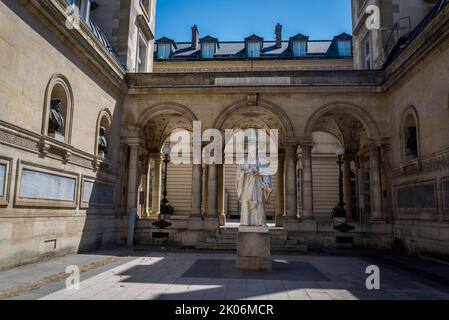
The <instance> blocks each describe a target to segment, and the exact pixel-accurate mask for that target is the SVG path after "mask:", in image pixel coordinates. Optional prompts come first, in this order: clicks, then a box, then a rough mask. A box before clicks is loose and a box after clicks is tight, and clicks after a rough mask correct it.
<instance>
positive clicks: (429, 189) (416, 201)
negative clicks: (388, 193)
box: [397, 183, 436, 209]
mask: <svg viewBox="0 0 449 320" xmlns="http://www.w3.org/2000/svg"><path fill="white" fill-rule="evenodd" d="M397 203H398V209H435V208H436V203H435V187H434V185H433V183H429V184H423V185H418V186H407V187H401V188H398V189H397Z"/></svg>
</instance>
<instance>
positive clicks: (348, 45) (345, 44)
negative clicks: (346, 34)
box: [338, 40, 352, 57]
mask: <svg viewBox="0 0 449 320" xmlns="http://www.w3.org/2000/svg"><path fill="white" fill-rule="evenodd" d="M338 55H339V56H340V57H350V56H351V55H352V41H351V40H339V41H338Z"/></svg>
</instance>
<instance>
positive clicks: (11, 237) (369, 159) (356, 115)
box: [0, 0, 449, 268]
mask: <svg viewBox="0 0 449 320" xmlns="http://www.w3.org/2000/svg"><path fill="white" fill-rule="evenodd" d="M155 2H156V1H137V0H133V1H131V0H129V1H97V4H98V5H99V6H98V7H97V8H96V9H95V10H94V11H92V12H91V19H92V20H93V21H94V22H95V25H97V26H98V27H99V28H100V29H101V30H102V31H103V34H104V36H105V37H106V38H107V40H108V41H104V39H103V41H101V37H98V30H97V29H95V28H92V27H91V26H92V24H89V23H85V22H83V21H81V23H80V27H79V28H68V27H67V21H68V20H70V18H71V17H70V14H69V13H68V12H69V11H67V7H68V3H67V1H65V0H43V1H39V2H34V1H33V2H28V1H24V0H23V1H12V0H3V1H2V2H1V3H0V17H1V19H0V58H1V59H0V68H1V69H2V71H3V72H1V73H0V108H1V113H0V244H1V246H0V268H7V267H12V266H16V265H20V264H24V263H29V262H33V261H37V260H40V259H46V258H49V257H53V256H57V255H63V254H69V253H74V252H78V251H81V250H88V249H93V248H95V247H101V246H105V245H109V244H117V243H121V244H123V243H128V244H133V243H141V244H148V243H158V242H160V241H165V240H166V239H167V238H168V241H169V242H171V243H174V244H180V245H183V246H190V247H196V248H228V247H230V248H231V247H235V241H234V240H235V239H234V237H235V236H236V234H233V232H234V231H235V230H236V228H233V227H232V226H231V225H230V224H229V222H230V221H231V220H232V219H233V218H235V217H232V215H235V214H236V212H237V213H238V206H237V204H236V200H235V199H234V198H233V195H232V192H233V191H232V190H231V187H229V182H228V181H229V176H228V175H229V172H230V170H232V168H230V167H226V165H205V164H203V165H186V166H184V167H182V168H173V167H169V169H168V172H167V173H168V181H169V183H168V187H169V195H168V197H169V200H170V202H171V203H173V204H174V206H175V213H174V215H173V217H172V218H171V222H172V226H171V227H169V228H167V229H164V230H159V229H157V228H155V227H154V226H153V224H152V223H153V222H154V221H156V220H157V219H158V216H157V213H158V211H159V210H158V209H159V203H160V200H161V196H162V195H161V186H162V177H163V171H162V161H161V155H160V152H161V147H162V146H163V145H164V144H165V143H166V142H167V139H168V137H169V135H170V133H171V132H172V131H173V130H174V129H177V128H182V129H186V130H188V131H191V130H192V125H193V121H197V120H198V121H201V125H202V130H206V129H209V128H217V129H220V130H224V129H229V128H247V127H256V128H265V129H279V132H280V135H279V136H280V147H279V151H280V159H282V160H281V168H280V171H279V173H278V175H277V176H276V179H275V180H276V192H275V196H274V197H273V199H272V202H271V204H270V206H271V209H270V210H271V211H270V212H271V215H272V216H273V217H272V218H273V220H272V221H271V222H273V223H274V224H275V227H271V228H270V234H271V245H272V249H273V250H276V248H277V249H280V250H297V251H302V250H306V249H307V247H308V248H314V247H323V246H325V247H328V246H343V247H347V246H360V247H361V246H365V247H383V248H386V247H388V243H389V242H390V240H391V239H392V238H393V237H394V236H396V237H398V238H400V239H401V240H402V241H403V242H404V244H405V245H406V247H407V248H408V249H409V251H410V252H411V253H417V254H433V255H438V256H440V257H441V256H445V255H446V256H447V254H448V253H449V252H448V249H447V248H448V246H447V244H448V241H449V231H448V227H449V223H448V218H449V215H448V210H447V208H449V204H448V203H449V196H448V195H447V194H446V193H447V192H449V182H448V181H449V178H448V177H449V176H448V174H447V171H448V169H447V163H448V161H447V157H448V155H447V153H448V148H449V145H448V141H449V139H447V135H448V134H449V127H448V125H447V124H446V122H447V121H445V119H447V118H448V116H449V114H448V112H449V109H448V97H449V91H448V87H447V83H449V79H448V78H449V75H448V73H447V68H445V67H444V66H446V65H447V61H449V36H448V33H449V24H448V23H447V22H448V20H449V6H445V7H444V8H443V9H442V10H441V12H439V14H438V15H436V16H435V17H434V18H433V19H432V21H431V22H430V23H429V24H428V25H426V26H425V28H424V29H423V30H422V32H420V33H419V34H418V35H417V36H416V38H414V40H413V41H412V42H411V43H410V44H409V45H408V46H407V47H405V48H404V49H403V50H402V51H401V52H400V54H399V55H398V56H397V57H396V58H395V59H393V60H392V61H391V62H390V63H389V64H388V66H386V67H383V65H384V62H385V60H386V58H387V57H386V56H385V53H382V52H381V50H380V47H381V46H383V45H384V44H385V41H386V40H385V35H382V37H383V38H382V39H381V40H376V32H377V31H371V32H372V37H373V43H375V45H374V47H373V49H374V51H373V65H372V69H375V70H358V69H365V68H363V67H362V65H361V62H360V61H361V46H360V39H361V38H363V37H364V35H363V32H366V31H367V30H364V29H363V28H364V27H363V25H364V24H363V22H360V21H361V20H360V21H359V20H358V19H359V18H358V17H359V16H360V12H361V11H360V10H362V9H360V8H359V7H358V6H357V4H356V2H357V3H359V2H360V1H354V6H353V7H354V8H353V15H354V17H355V19H354V60H353V59H351V58H348V57H345V58H341V59H339V58H334V59H325V58H323V59H300V60H288V59H286V60H279V61H278V60H263V59H260V60H257V59H255V60H254V61H252V62H251V61H249V60H245V59H243V60H241V61H223V60H220V61H214V60H213V59H212V60H210V61H201V60H198V61H176V62H171V61H155V62H154V66H153V57H152V56H153V55H152V52H153V34H154V15H155V5H156V4H155ZM361 2H362V3H363V1H361ZM365 2H366V1H365ZM368 2H369V1H368ZM396 2H397V1H381V4H382V6H381V12H382V13H383V14H382V16H383V17H384V18H383V19H385V21H386V22H385V23H386V28H390V30H392V28H393V27H392V26H393V25H394V22H395V21H397V19H398V18H399V17H401V16H403V15H410V16H412V17H413V19H412V21H413V25H416V24H418V23H419V21H420V20H421V18H422V17H423V16H425V14H426V12H427V11H428V8H429V6H430V4H431V2H430V1H413V4H412V3H411V2H412V1H410V2H407V3H409V5H405V4H404V3H405V2H402V1H401V2H400V3H396ZM419 5H421V6H419ZM147 9H148V11H146V10H147ZM388 13H389V14H390V15H388ZM95 30H97V34H96V33H95V32H94V31H95ZM363 30H364V31H363ZM378 36H379V37H380V35H378ZM139 39H140V40H139ZM142 41H143V44H144V45H142ZM144 47H145V48H146V50H147V51H144V52H146V54H142V51H139V50H143V49H142V48H144ZM145 58H146V59H145ZM142 59H144V60H143V61H144V64H142V65H141V66H143V67H142V68H144V69H139V64H138V62H137V61H138V60H139V61H140V62H141V61H142ZM153 68H154V71H155V72H153V73H151V72H150V71H151V70H152V69H153ZM139 70H140V72H136V71H139ZM142 70H143V72H142ZM54 98H61V99H62V104H63V111H62V113H63V115H64V116H65V118H66V126H65V128H64V131H63V132H62V133H61V134H62V140H56V139H54V138H52V137H51V136H49V134H48V114H49V105H50V102H51V100H52V99H54ZM100 127H106V128H107V140H108V152H107V155H106V156H105V157H102V156H100V154H99V152H98V134H99V128H100ZM411 127H413V128H415V129H416V133H417V134H416V138H417V152H416V154H414V153H413V152H412V153H410V148H411V147H410V144H411V142H410V141H413V139H410V137H409V136H407V132H408V131H407V130H408V129H409V128H411ZM336 144H339V145H342V146H344V147H345V149H346V153H347V154H346V156H345V158H344V161H345V164H344V172H345V173H344V189H345V202H346V206H347V208H346V209H347V211H348V212H349V213H350V222H351V224H353V225H354V226H355V227H356V228H355V229H354V230H353V231H351V232H350V233H348V234H341V233H339V232H337V231H336V230H335V229H334V222H333V220H332V219H331V216H330V211H331V208H332V203H336V202H337V201H338V198H337V195H338V192H337V187H338V185H337V184H336V183H334V182H332V181H333V180H332V179H333V178H332V177H336V176H337V174H338V172H337V171H336V170H337V167H336V165H335V161H336V158H335V157H334V155H333V152H332V146H333V145H334V146H335V145H336ZM412 149H413V148H412ZM412 151H413V150H412ZM410 155H411V156H410ZM329 177H331V178H329ZM421 197H422V198H421ZM410 200H414V201H410ZM149 208H152V211H150V210H149ZM327 211H329V212H328V213H327ZM161 239H162V240H161ZM228 240H230V241H228Z"/></svg>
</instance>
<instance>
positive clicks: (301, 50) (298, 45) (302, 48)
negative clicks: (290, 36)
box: [293, 41, 307, 57]
mask: <svg viewBox="0 0 449 320" xmlns="http://www.w3.org/2000/svg"><path fill="white" fill-rule="evenodd" d="M306 46H307V43H306V42H305V41H294V42H293V56H295V57H305V56H306Z"/></svg>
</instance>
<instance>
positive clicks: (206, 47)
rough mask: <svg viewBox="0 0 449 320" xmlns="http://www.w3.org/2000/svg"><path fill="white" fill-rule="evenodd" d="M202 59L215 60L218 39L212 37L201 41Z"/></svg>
mask: <svg viewBox="0 0 449 320" xmlns="http://www.w3.org/2000/svg"><path fill="white" fill-rule="evenodd" d="M200 44H201V57H202V58H203V59H213V58H214V56H215V53H216V51H217V47H219V45H218V39H217V38H213V37H211V36H206V37H204V38H201V39H200Z"/></svg>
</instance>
